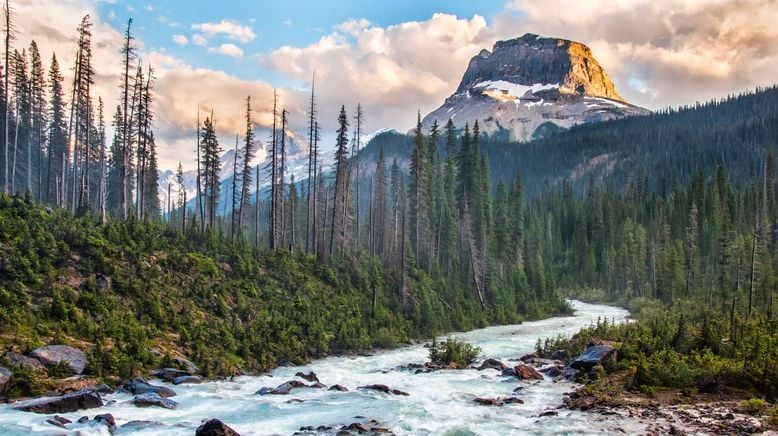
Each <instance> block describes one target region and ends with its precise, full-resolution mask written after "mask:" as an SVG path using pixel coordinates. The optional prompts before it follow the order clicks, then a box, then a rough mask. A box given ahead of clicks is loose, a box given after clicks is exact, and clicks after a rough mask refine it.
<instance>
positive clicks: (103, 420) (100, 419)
mask: <svg viewBox="0 0 778 436" xmlns="http://www.w3.org/2000/svg"><path fill="white" fill-rule="evenodd" d="M94 421H95V422H97V423H98V424H103V425H105V426H106V427H108V432H109V433H111V434H113V433H114V432H115V431H116V419H115V418H114V417H113V415H111V414H110V413H106V414H103V415H97V416H95V419H94Z"/></svg>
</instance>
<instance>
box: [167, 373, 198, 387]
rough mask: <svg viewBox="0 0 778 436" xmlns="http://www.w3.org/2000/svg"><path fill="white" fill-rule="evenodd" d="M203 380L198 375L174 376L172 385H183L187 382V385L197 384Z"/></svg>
mask: <svg viewBox="0 0 778 436" xmlns="http://www.w3.org/2000/svg"><path fill="white" fill-rule="evenodd" d="M202 382H203V378H202V377H200V376H199V375H182V376H180V377H176V378H174V379H173V384H174V385H183V384H189V385H199V384H200V383H202Z"/></svg>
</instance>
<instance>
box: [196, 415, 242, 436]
mask: <svg viewBox="0 0 778 436" xmlns="http://www.w3.org/2000/svg"><path fill="white" fill-rule="evenodd" d="M195 436H240V434H239V433H238V432H236V431H235V430H233V429H231V428H230V427H229V426H228V425H227V424H225V423H223V422H221V421H220V420H218V419H211V420H209V421H206V422H204V423H203V424H202V425H200V427H197V431H196V432H195Z"/></svg>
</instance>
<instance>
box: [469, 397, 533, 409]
mask: <svg viewBox="0 0 778 436" xmlns="http://www.w3.org/2000/svg"><path fill="white" fill-rule="evenodd" d="M473 401H475V402H476V403H478V404H480V405H482V406H497V407H502V406H504V405H505V404H524V400H522V399H521V398H517V397H497V398H480V397H479V398H475V399H474V400H473Z"/></svg>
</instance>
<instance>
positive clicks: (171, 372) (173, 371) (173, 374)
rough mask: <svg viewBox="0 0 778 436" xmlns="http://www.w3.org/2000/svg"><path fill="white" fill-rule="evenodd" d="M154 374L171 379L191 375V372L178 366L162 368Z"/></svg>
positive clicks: (166, 379)
mask: <svg viewBox="0 0 778 436" xmlns="http://www.w3.org/2000/svg"><path fill="white" fill-rule="evenodd" d="M154 375H155V376H157V377H158V378H161V379H162V380H165V381H173V380H175V379H176V378H178V377H184V376H187V375H192V373H190V372H189V371H184V370H183V369H178V368H162V369H159V370H157V372H155V373H154Z"/></svg>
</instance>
